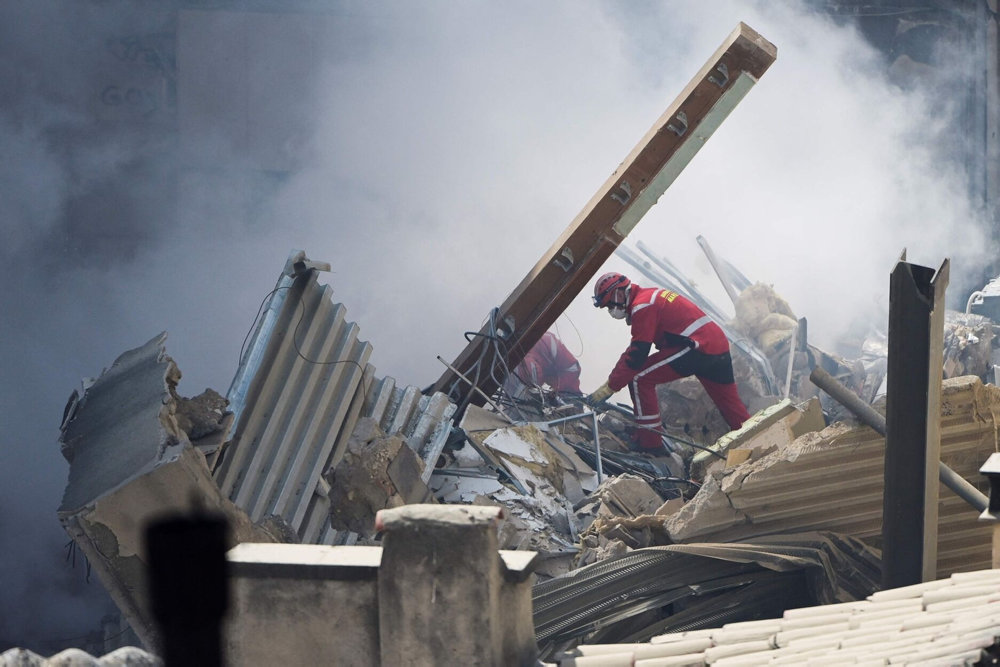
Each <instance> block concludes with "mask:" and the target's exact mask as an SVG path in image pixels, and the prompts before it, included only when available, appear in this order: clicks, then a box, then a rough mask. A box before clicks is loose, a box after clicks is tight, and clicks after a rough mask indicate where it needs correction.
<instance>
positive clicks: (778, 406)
mask: <svg viewBox="0 0 1000 667" xmlns="http://www.w3.org/2000/svg"><path fill="white" fill-rule="evenodd" d="M825 427H826V422H825V420H824V418H823V411H822V408H821V407H820V401H819V399H817V398H813V399H810V400H809V401H806V402H805V403H802V404H800V405H792V402H791V401H789V400H788V399H785V400H783V401H781V402H779V403H775V404H774V405H772V406H771V407H769V408H766V409H764V410H761V411H760V412H758V413H756V414H755V415H753V416H751V418H750V419H749V420H748V421H747V422H746V423H745V424H743V426H742V427H741V428H739V429H738V430H736V431H731V432H729V433H727V434H725V435H724V436H722V437H721V438H719V439H718V441H716V443H715V445H713V446H712V447H711V450H712V451H711V452H708V451H699V452H697V453H695V455H694V457H693V458H692V460H691V477H692V478H693V479H695V480H701V479H704V478H705V477H707V476H708V475H710V474H713V473H720V472H722V471H724V470H725V469H728V468H731V467H732V466H733V465H736V464H739V463H743V462H745V461H748V460H750V459H751V458H755V459H759V458H760V457H762V456H764V455H765V454H768V453H770V452H772V451H774V450H775V449H777V448H778V447H782V446H785V445H787V444H789V443H790V442H792V441H793V440H795V439H796V438H798V437H799V436H800V435H802V434H804V433H809V432H811V431H819V430H822V429H823V428H825ZM736 452H741V453H739V454H737V453H736ZM720 454H722V455H726V458H725V459H722V458H720V456H719V455H720Z"/></svg>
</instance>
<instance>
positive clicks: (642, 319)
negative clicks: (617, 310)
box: [608, 285, 729, 391]
mask: <svg viewBox="0 0 1000 667" xmlns="http://www.w3.org/2000/svg"><path fill="white" fill-rule="evenodd" d="M630 289H631V290H632V304H631V306H630V307H629V309H628V312H627V313H626V314H625V321H626V322H628V323H629V324H631V325H632V342H631V343H630V344H629V347H628V348H627V349H626V350H625V352H623V353H622V356H621V357H620V358H619V359H618V363H617V364H615V367H614V369H613V370H612V371H611V375H610V377H609V378H608V386H609V387H611V388H612V389H613V390H614V391H618V390H619V389H621V388H622V387H624V386H625V385H627V384H628V383H629V382H630V381H631V380H632V378H633V377H635V375H636V373H638V372H639V371H640V370H641V369H642V367H643V363H644V361H645V358H646V354H648V352H649V347H650V345H655V346H656V348H657V349H658V350H660V351H676V352H680V351H681V350H684V349H686V348H692V347H693V348H695V349H698V350H701V351H702V352H704V353H705V354H722V353H724V352H728V351H729V340H728V339H726V334H725V333H723V331H722V329H721V328H720V327H719V325H718V324H716V323H715V322H714V321H712V319H711V318H710V317H709V316H708V315H706V314H705V312H704V311H702V309H701V308H699V307H698V306H696V305H694V304H693V303H691V301H690V300H688V299H687V297H685V296H683V295H681V294H678V293H677V292H674V291H671V290H666V289H661V288H659V287H639V286H638V285H633V286H632V287H631V288H630ZM643 349H644V350H645V353H638V352H637V351H641V350H643ZM637 355H638V356H637ZM637 359H638V363H637Z"/></svg>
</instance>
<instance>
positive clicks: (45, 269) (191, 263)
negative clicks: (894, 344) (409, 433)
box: [0, 0, 992, 654]
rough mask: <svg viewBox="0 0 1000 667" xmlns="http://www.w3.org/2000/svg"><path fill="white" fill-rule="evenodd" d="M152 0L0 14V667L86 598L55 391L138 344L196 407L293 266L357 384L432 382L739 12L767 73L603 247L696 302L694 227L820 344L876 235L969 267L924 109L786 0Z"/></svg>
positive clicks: (593, 322) (99, 608) (605, 326)
mask: <svg viewBox="0 0 1000 667" xmlns="http://www.w3.org/2000/svg"><path fill="white" fill-rule="evenodd" d="M167 4H168V3H152V2H142V1H139V0H135V1H132V2H124V1H111V0H102V1H100V2H98V1H96V0H95V1H93V2H84V1H81V0H61V1H57V0H44V1H42V2H39V1H38V0H8V1H6V2H4V3H0V94H2V99H3V100H4V103H3V107H2V108H0V145H2V146H3V148H4V149H5V150H4V154H5V155H6V156H8V159H6V160H4V164H3V165H2V166H0V203H2V204H3V211H4V213H3V216H2V217H0V231H2V233H3V238H4V243H3V245H0V259H2V262H0V272H2V276H3V279H4V285H5V289H4V291H3V296H2V297H0V298H2V301H3V303H2V310H3V314H4V316H3V317H2V318H0V334H2V340H3V345H2V346H0V362H2V363H0V368H2V369H3V372H4V379H3V382H2V383H0V414H2V415H3V420H4V426H5V428H4V429H3V431H2V433H3V435H2V438H3V439H2V441H0V508H2V509H0V528H2V529H3V530H0V553H2V554H3V563H4V565H5V567H4V568H3V570H2V574H0V587H2V590H3V591H4V594H3V595H2V596H0V600H2V602H0V650H2V649H3V648H6V647H7V646H11V645H18V646H27V647H29V648H32V649H34V650H37V651H40V652H42V653H46V654H51V653H54V652H55V651H56V650H57V649H58V648H61V646H60V645H59V644H60V641H61V640H66V639H69V638H73V637H79V636H81V635H83V634H85V633H87V632H90V631H92V630H93V629H95V628H96V626H97V622H98V620H99V619H100V617H101V615H102V614H104V613H106V612H107V611H109V610H111V609H112V607H111V605H110V603H109V601H108V600H107V597H106V596H105V595H104V594H103V592H102V591H101V589H100V585H99V584H98V583H97V582H96V580H95V579H94V578H92V579H91V581H90V582H89V583H87V581H86V575H87V572H86V568H85V566H84V564H83V563H82V559H80V558H78V559H77V561H76V567H75V568H74V567H71V561H68V560H66V556H67V553H68V552H67V550H66V547H65V544H66V543H67V541H68V538H67V537H66V535H65V533H63V531H62V529H61V528H60V526H59V524H58V521H57V520H56V517H55V510H56V508H57V507H58V505H59V500H60V498H61V494H62V490H63V488H64V486H65V482H66V476H67V471H68V464H66V462H65V461H64V460H63V459H62V457H61V456H60V454H59V447H58V443H57V438H58V426H59V421H60V417H61V414H62V408H63V405H64V402H65V400H66V398H67V397H68V395H69V394H70V392H71V391H72V390H73V389H74V388H75V387H76V386H78V384H79V381H80V379H81V378H83V377H87V376H96V375H98V374H99V373H100V372H101V370H102V369H103V368H104V367H106V366H108V365H110V363H111V362H112V361H113V360H114V359H115V357H116V356H117V355H118V354H120V353H121V352H123V351H125V350H126V349H130V348H132V347H135V346H138V345H140V344H142V343H144V342H145V341H147V340H148V339H150V338H151V337H152V336H154V335H156V334H157V333H158V332H160V331H162V330H167V331H168V332H169V334H170V337H169V339H168V341H167V350H168V352H169V353H170V354H171V356H173V358H174V359H175V360H176V361H177V363H178V365H179V367H180V369H181V371H182V372H183V373H184V378H183V380H182V381H181V384H180V387H179V389H180V391H181V393H183V394H185V395H189V396H190V395H194V394H197V393H199V392H200V391H202V390H203V389H204V388H205V387H212V388H214V389H217V390H219V391H222V392H224V391H225V390H226V388H227V387H228V384H229V381H230V379H231V377H232V375H233V373H234V371H235V369H236V363H237V355H238V353H239V350H240V345H241V343H242V341H243V337H244V335H245V334H246V331H247V329H248V328H249V327H250V325H251V321H252V319H253V316H254V314H255V313H256V311H257V306H258V304H259V303H260V300H261V299H262V298H263V297H264V296H265V295H266V294H267V292H268V291H269V290H270V289H271V288H272V286H273V284H274V281H275V280H276V279H277V276H278V273H279V272H280V270H281V268H282V266H283V264H284V261H285V258H286V257H287V254H288V252H289V251H290V250H292V249H293V248H301V249H304V250H305V251H306V252H307V254H308V255H309V256H310V257H312V258H313V259H317V260H325V261H329V262H331V263H332V265H333V271H332V273H331V274H329V275H327V276H323V278H322V280H323V281H325V282H328V283H329V284H331V285H332V286H333V288H334V293H335V297H336V298H337V299H338V300H340V301H342V302H343V303H345V304H346V306H347V309H348V316H349V318H350V319H351V320H353V321H356V322H357V323H358V324H359V325H360V327H361V332H362V338H366V339H368V340H370V341H371V342H372V344H373V346H374V358H373V362H374V363H375V365H376V367H377V372H378V374H379V375H392V376H393V377H396V378H397V379H398V380H399V381H401V382H404V383H408V384H416V385H418V386H424V385H427V384H429V383H431V382H433V381H434V380H435V379H436V378H437V377H438V376H439V375H440V373H441V372H442V371H443V370H444V369H443V367H442V366H441V365H440V364H439V363H438V362H437V360H436V359H435V356H436V355H439V354H440V355H442V356H443V357H446V358H453V357H454V356H455V355H456V354H457V353H458V352H459V351H460V350H461V349H462V347H463V346H464V344H465V340H464V338H463V337H462V332H463V331H467V330H476V329H478V328H479V327H480V325H481V324H482V321H483V318H484V317H485V316H486V314H487V313H488V312H489V310H490V308H491V307H493V306H495V305H498V304H499V303H500V302H502V301H503V299H504V298H505V297H506V296H507V294H508V293H509V292H510V291H511V289H513V287H514V286H515V285H517V283H518V282H519V281H520V280H521V278H522V277H523V276H524V275H525V273H526V272H527V271H528V270H529V269H530V268H531V267H532V266H533V265H534V263H535V262H536V261H537V259H538V258H539V257H540V256H541V254H542V253H543V252H544V251H545V250H546V249H547V248H548V247H549V246H550V245H551V244H552V242H553V241H554V240H555V238H556V237H557V236H558V235H559V234H560V233H561V232H562V231H563V230H564V229H565V227H566V225H567V224H568V223H569V222H570V221H571V220H572V219H573V217H574V216H575V215H576V214H577V213H578V212H579V210H580V209H581V208H582V207H583V206H584V205H585V204H586V202H587V201H588V200H589V199H590V197H591V196H592V194H593V193H594V192H595V191H596V189H597V188H598V187H599V186H600V185H601V184H603V183H604V181H605V179H606V178H607V177H608V175H609V174H610V173H611V172H612V171H613V170H614V169H615V167H616V166H617V165H618V164H619V163H620V161H621V160H622V159H623V158H624V157H625V156H626V155H627V153H628V152H629V151H630V150H631V148H632V147H633V146H634V145H635V143H636V142H637V141H638V140H639V138H640V137H641V136H643V134H644V133H645V132H646V130H647V129H648V128H649V127H650V125H651V124H652V122H653V121H654V120H655V119H656V118H658V117H659V115H660V114H661V113H662V112H663V110H664V109H665V108H666V106H667V105H668V104H669V103H670V102H671V101H672V100H673V99H674V97H675V96H676V95H677V94H678V93H679V92H680V91H681V89H682V88H683V87H684V85H685V84H686V83H687V82H688V80H689V79H690V78H691V76H692V75H693V74H694V73H695V72H696V71H697V70H698V69H699V68H700V67H701V65H702V64H703V63H704V62H705V60H706V59H707V58H708V57H709V56H710V55H711V54H712V53H713V52H714V51H715V49H716V48H717V47H718V45H719V44H720V43H721V42H722V40H723V39H724V38H725V37H726V35H728V34H729V32H730V31H731V30H732V29H733V28H734V27H735V26H736V25H737V22H738V21H741V20H742V21H745V22H746V23H748V24H749V25H750V26H752V27H753V28H754V29H756V30H757V31H759V32H760V33H761V34H763V35H764V36H765V37H766V38H768V39H769V40H771V41H772V42H774V43H775V44H776V45H777V46H778V53H779V55H778V61H777V63H776V64H775V65H774V66H773V67H772V68H771V70H770V71H768V72H767V74H765V76H764V77H763V78H762V79H761V81H760V83H759V84H758V85H757V86H756V87H755V88H754V89H753V90H751V91H750V93H749V95H748V96H747V98H746V99H745V100H744V101H743V102H742V103H741V104H740V105H739V106H738V107H737V108H736V110H735V111H734V112H733V114H732V116H731V117H730V118H729V119H728V120H727V121H726V122H725V123H724V124H723V126H722V128H721V129H720V130H719V131H718V133H717V134H716V136H714V137H713V138H712V139H711V140H710V141H709V142H708V143H707V145H706V147H705V148H704V149H703V150H702V151H701V152H700V153H699V154H698V155H697V156H696V157H695V159H694V161H693V162H692V163H691V165H690V166H689V167H688V168H687V169H686V170H685V171H684V173H682V174H681V176H680V178H678V180H677V181H676V182H675V184H674V185H673V186H672V187H671V189H670V190H669V191H668V192H667V193H666V194H665V195H664V196H663V198H662V199H661V200H660V202H659V203H658V204H657V206H655V207H654V208H653V210H652V211H651V212H650V213H649V214H648V215H647V217H646V219H644V220H643V221H642V222H641V223H640V224H639V226H638V227H637V228H636V230H635V232H634V235H633V238H632V239H630V241H632V240H636V239H641V240H643V241H644V242H645V243H646V244H648V245H650V246H652V247H654V248H656V249H657V250H658V251H659V252H660V253H662V254H663V255H664V256H667V257H669V258H670V259H671V260H672V261H674V262H675V263H676V264H677V265H678V266H680V267H681V268H682V269H683V270H685V271H688V272H689V275H690V277H691V278H693V279H695V280H696V282H699V283H700V284H702V286H703V287H705V289H706V291H709V292H713V291H714V294H715V295H719V296H718V297H717V298H718V302H719V303H720V305H725V302H724V300H725V296H724V295H722V293H721V290H720V288H718V286H717V281H716V279H715V278H714V276H712V274H711V273H710V270H709V268H708V265H707V263H706V262H705V260H704V257H703V254H702V251H701V249H700V248H699V247H698V246H697V244H696V243H695V237H696V236H697V235H699V234H701V235H704V236H705V237H706V238H707V239H708V240H709V242H710V243H712V245H713V247H714V249H715V251H716V252H717V253H718V254H720V255H721V256H723V257H725V258H727V259H728V260H729V261H731V262H733V263H734V264H735V265H736V266H738V267H739V268H740V269H741V270H742V271H743V272H744V273H745V274H747V275H748V276H749V277H751V278H752V279H755V280H759V281H763V282H767V283H771V284H773V285H774V286H775V288H776V289H777V290H778V291H779V292H780V293H782V294H783V295H784V296H785V297H786V298H787V299H788V300H789V302H790V303H791V305H792V307H793V309H795V311H796V313H797V314H798V315H799V316H805V317H808V318H809V321H810V327H809V331H810V335H811V336H812V337H813V340H814V341H815V342H818V343H819V344H821V345H822V344H823V343H824V342H830V341H833V340H835V338H836V335H837V334H838V333H839V331H840V330H841V329H842V328H843V327H844V326H846V325H847V324H848V323H849V322H850V321H851V320H852V319H853V318H855V317H857V316H859V315H865V314H867V313H868V312H875V313H878V312H879V309H880V308H883V307H884V305H885V304H884V302H885V301H886V300H887V297H886V294H887V290H888V273H889V271H890V269H891V268H892V265H893V263H894V262H895V260H896V259H897V258H898V256H899V253H900V252H901V251H902V249H903V248H907V249H908V257H909V259H910V261H914V262H917V263H922V264H926V265H929V266H937V265H939V264H940V262H941V261H942V260H943V259H944V258H945V257H950V258H952V262H953V265H952V268H953V273H952V276H953V278H952V284H953V285H955V284H956V283H957V282H959V281H957V280H956V275H959V274H961V273H969V274H977V273H979V272H981V271H982V270H983V267H984V266H985V265H986V258H987V257H990V256H991V251H992V249H991V248H988V247H987V246H988V243H987V239H988V238H989V235H988V234H987V233H986V232H985V231H984V225H983V223H982V214H981V211H979V210H978V209H977V208H976V206H975V205H973V204H971V203H970V199H969V197H968V195H967V193H968V183H967V182H966V179H965V177H964V172H963V171H962V169H961V168H956V167H954V166H951V163H949V162H944V161H943V159H944V158H945V157H946V156H947V152H946V151H942V146H946V147H947V146H949V145H950V144H949V143H948V141H947V138H948V132H949V127H950V121H951V115H950V114H951V112H952V111H953V109H952V108H951V107H950V106H949V105H947V104H945V103H944V101H943V100H941V99H940V98H938V97H935V96H934V95H933V94H932V93H933V91H929V90H927V89H925V88H922V87H921V85H920V83H919V82H918V83H917V84H915V85H910V86H907V87H902V86H901V85H899V83H898V81H894V80H892V79H890V77H889V76H888V75H887V73H886V72H887V67H886V61H885V59H884V58H883V57H882V56H881V55H880V54H879V53H877V52H876V51H875V50H874V49H873V48H871V47H870V46H868V45H866V43H865V42H864V41H863V40H862V39H861V37H860V36H859V35H858V34H857V33H856V31H855V30H853V29H852V28H850V27H846V26H838V25H836V24H835V23H834V22H833V21H831V20H830V19H828V18H824V17H822V16H819V15H817V14H815V13H811V12H809V11H807V10H805V9H803V8H799V7H797V6H796V5H794V4H793V3H763V4H758V3H752V2H739V1H736V0H731V1H720V2H712V3H690V2H683V1H681V0H676V1H664V2H645V3H641V4H637V3H603V2H596V1H595V2H565V3H555V2H553V3H537V2H531V3H529V2H514V3H510V2H506V3H421V4H414V3H396V4H392V5H387V4H383V3H332V2H331V3H330V5H329V7H330V9H329V11H323V12H318V13H317V12H316V10H315V7H316V4H317V3H304V6H305V5H308V7H309V8H310V10H309V11H310V12H312V13H305V14H302V13H294V12H293V13H290V14H285V13H281V12H269V13H253V12H240V11H236V10H232V9H230V10H204V11H194V10H186V11H183V12H181V13H180V15H179V17H178V14H177V12H176V8H173V9H171V8H170V7H164V5H167ZM260 4H261V5H262V6H264V5H266V3H260ZM278 5H279V3H275V6H278ZM703 5H704V6H703ZM248 24H249V25H248ZM174 34H176V35H177V40H176V42H174V41H173V40H172V39H170V36H171V35H174ZM174 44H176V48H175V47H174V46H173V45H174ZM175 125H176V126H177V127H179V128H180V133H179V134H178V135H175V134H173V133H172V132H173V131H172V129H171V128H173V127H174V126H175ZM178 137H179V138H178ZM952 143H954V142H952ZM608 267H609V268H611V267H615V268H624V269H626V270H628V268H629V267H628V266H627V265H625V264H624V263H623V262H621V261H620V260H618V259H612V260H610V261H609V263H608ZM973 286H975V285H973ZM586 296H587V295H581V297H580V298H578V299H577V301H576V302H575V303H574V304H573V306H572V307H571V308H570V309H569V311H568V312H567V316H566V317H563V318H561V319H560V321H559V323H558V328H559V332H560V334H561V335H562V336H563V338H564V339H565V340H566V341H567V343H568V344H569V346H570V347H571V349H573V350H574V351H575V352H578V353H580V355H581V359H582V363H583V367H584V382H585V384H587V385H593V386H596V385H597V384H599V383H600V382H601V381H603V379H604V378H605V376H606V373H607V370H608V369H609V368H610V366H611V365H612V364H613V362H614V359H615V358H616V356H617V354H618V352H619V349H620V348H621V347H623V346H624V344H625V342H626V337H627V334H626V332H625V330H624V329H623V328H622V327H621V325H616V324H612V323H611V322H610V321H609V320H608V318H607V317H606V316H604V315H603V314H602V313H597V312H595V311H594V309H593V308H592V307H590V306H589V304H588V303H587V298H586ZM962 296H963V298H964V295H962ZM585 388H586V387H585ZM64 643H69V642H64Z"/></svg>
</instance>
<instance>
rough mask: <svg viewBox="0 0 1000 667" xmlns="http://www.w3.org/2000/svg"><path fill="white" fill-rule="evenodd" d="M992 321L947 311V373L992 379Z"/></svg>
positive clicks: (945, 344) (945, 349)
mask: <svg viewBox="0 0 1000 667" xmlns="http://www.w3.org/2000/svg"><path fill="white" fill-rule="evenodd" d="M992 357H993V323H992V321H991V320H990V319H989V318H987V317H983V316H982V315H973V314H970V313H959V312H955V311H945V314H944V376H945V377H946V378H951V377H959V376H961V375H975V376H976V377H978V378H979V379H980V380H982V381H983V382H989V381H992V380H993V379H994V378H993V373H992V370H993V358H992Z"/></svg>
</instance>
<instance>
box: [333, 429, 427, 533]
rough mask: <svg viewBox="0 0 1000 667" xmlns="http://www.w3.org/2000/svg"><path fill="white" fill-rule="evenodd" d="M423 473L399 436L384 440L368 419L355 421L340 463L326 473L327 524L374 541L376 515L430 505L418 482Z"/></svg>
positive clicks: (390, 436) (382, 435)
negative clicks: (328, 510) (379, 512)
mask: <svg viewBox="0 0 1000 667" xmlns="http://www.w3.org/2000/svg"><path fill="white" fill-rule="evenodd" d="M423 469H424V465H423V462H422V461H421V460H420V459H419V458H418V457H417V455H416V453H415V452H414V451H413V450H412V449H410V448H409V447H407V446H406V443H405V441H404V440H403V438H402V437H401V436H399V435H389V436H387V435H386V434H385V432H384V431H382V429H381V428H379V425H378V422H376V421H375V420H374V419H371V418H368V417H366V418H363V419H360V420H359V421H358V424H357V426H355V428H354V432H353V433H352V434H351V437H350V439H349V440H348V443H347V450H346V452H345V454H344V458H343V459H342V460H341V461H340V463H339V464H337V467H336V468H334V469H333V470H329V471H327V473H326V480H327V482H328V483H329V485H330V492H329V493H330V523H331V524H332V525H333V527H334V528H335V529H337V530H345V531H351V532H353V533H356V534H358V535H359V536H360V537H361V538H362V540H361V541H362V542H364V541H366V539H367V540H370V539H372V538H374V537H375V515H376V514H377V513H378V511H379V510H383V509H389V508H393V507H401V506H403V505H410V504H416V503H427V502H434V501H433V496H432V495H431V493H430V490H429V489H428V488H427V485H426V484H424V483H423V481H421V479H420V474H421V473H422V472H423Z"/></svg>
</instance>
